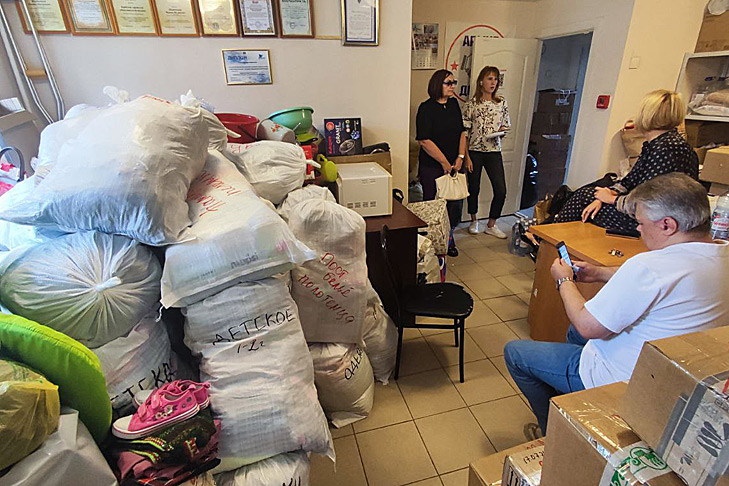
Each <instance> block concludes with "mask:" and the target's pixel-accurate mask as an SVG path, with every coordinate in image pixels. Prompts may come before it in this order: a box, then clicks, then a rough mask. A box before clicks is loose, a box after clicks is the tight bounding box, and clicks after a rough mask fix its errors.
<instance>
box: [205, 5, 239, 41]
mask: <svg viewBox="0 0 729 486" xmlns="http://www.w3.org/2000/svg"><path fill="white" fill-rule="evenodd" d="M235 2H236V0H197V9H198V13H199V14H200V25H201V26H202V34H203V35H217V36H236V37H238V36H240V31H239V30H238V17H237V15H236V10H237V9H236V6H235Z"/></svg>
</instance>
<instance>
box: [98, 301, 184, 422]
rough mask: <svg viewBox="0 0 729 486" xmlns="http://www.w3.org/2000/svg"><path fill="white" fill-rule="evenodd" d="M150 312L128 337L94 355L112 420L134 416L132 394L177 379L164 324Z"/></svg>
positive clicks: (121, 338) (154, 313)
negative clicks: (104, 380)
mask: <svg viewBox="0 0 729 486" xmlns="http://www.w3.org/2000/svg"><path fill="white" fill-rule="evenodd" d="M156 319H157V311H156V309H155V311H153V312H150V313H149V314H148V315H147V316H145V317H144V318H143V319H142V320H141V321H140V322H139V324H137V325H136V326H134V328H133V329H132V330H131V331H130V332H129V334H128V335H126V336H122V337H119V338H116V339H114V340H113V341H111V342H110V343H107V344H105V345H103V346H101V347H100V348H96V349H94V353H95V354H96V356H98V357H99V361H101V369H102V370H103V372H104V377H105V378H106V390H107V391H108V392H109V398H110V399H111V408H112V412H113V414H114V418H117V417H123V416H125V415H131V414H132V413H134V410H135V407H134V404H133V399H134V395H135V394H136V393H137V392H139V391H142V390H153V389H155V388H159V387H161V386H162V385H164V384H165V383H169V382H171V381H174V380H175V379H177V377H176V373H175V371H176V370H175V368H174V367H173V366H174V365H173V363H172V359H171V357H172V356H171V353H172V349H171V346H170V338H169V336H168V335H167V330H166V329H165V326H164V323H162V322H157V320H156Z"/></svg>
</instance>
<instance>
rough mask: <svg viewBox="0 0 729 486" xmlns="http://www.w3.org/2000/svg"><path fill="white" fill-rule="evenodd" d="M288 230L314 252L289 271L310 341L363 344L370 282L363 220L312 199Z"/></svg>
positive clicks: (299, 210)
mask: <svg viewBox="0 0 729 486" xmlns="http://www.w3.org/2000/svg"><path fill="white" fill-rule="evenodd" d="M289 227H290V228H291V231H292V232H293V233H294V235H295V236H296V237H297V238H298V239H299V240H301V241H302V242H303V243H304V244H306V245H307V246H308V247H309V248H311V249H312V250H314V252H315V253H316V258H314V259H313V260H311V261H308V262H306V263H304V264H303V265H299V266H298V267H296V268H294V269H293V270H292V272H291V276H292V278H293V284H292V290H291V294H292V295H293V296H294V300H295V301H296V304H297V305H298V306H299V314H300V315H301V326H302V327H303V329H304V335H305V336H306V340H307V342H310V343H358V342H360V341H361V340H362V325H363V323H364V314H365V310H366V306H367V296H366V292H367V283H368V280H367V262H366V255H365V222H364V219H363V218H362V216H360V215H359V214H357V213H355V212H354V211H352V210H351V209H347V208H345V207H343V206H340V205H339V204H336V203H333V202H330V201H324V200H309V201H304V202H302V203H300V204H298V205H297V206H296V211H294V212H293V213H292V214H291V216H290V219H289Z"/></svg>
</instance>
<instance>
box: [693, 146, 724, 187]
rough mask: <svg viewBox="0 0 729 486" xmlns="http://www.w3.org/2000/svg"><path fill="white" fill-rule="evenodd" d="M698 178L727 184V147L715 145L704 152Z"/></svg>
mask: <svg viewBox="0 0 729 486" xmlns="http://www.w3.org/2000/svg"><path fill="white" fill-rule="evenodd" d="M699 179H701V180H702V181H706V182H716V183H717V184H725V185H726V184H729V147H717V148H715V149H711V150H709V151H708V152H706V157H704V167H703V168H702V169H701V174H699Z"/></svg>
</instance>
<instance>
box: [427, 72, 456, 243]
mask: <svg viewBox="0 0 729 486" xmlns="http://www.w3.org/2000/svg"><path fill="white" fill-rule="evenodd" d="M455 86H456V80H455V79H454V78H453V73H451V72H450V71H447V70H445V69H440V70H438V71H436V72H435V73H433V76H431V78H430V82H429V83H428V95H429V96H430V98H429V99H427V100H425V101H423V102H422V103H420V106H419V107H418V115H417V117H416V119H415V126H416V132H417V134H416V136H415V139H416V140H417V141H418V143H419V144H420V154H419V155H418V177H419V178H420V184H422V186H423V200H425V201H430V200H433V199H435V194H436V187H435V180H436V179H437V178H438V177H440V176H442V175H443V174H448V173H449V172H451V170H456V171H461V169H462V167H463V160H464V158H465V157H466V131H465V129H464V128H463V118H462V116H461V108H460V107H459V106H458V102H457V101H456V100H455V98H453V95H454V92H455ZM462 212H463V201H448V218H449V219H450V223H451V237H450V240H449V241H448V256H458V249H457V248H456V244H455V241H454V240H453V229H454V228H455V227H456V226H457V225H458V223H460V221H461V213H462Z"/></svg>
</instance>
